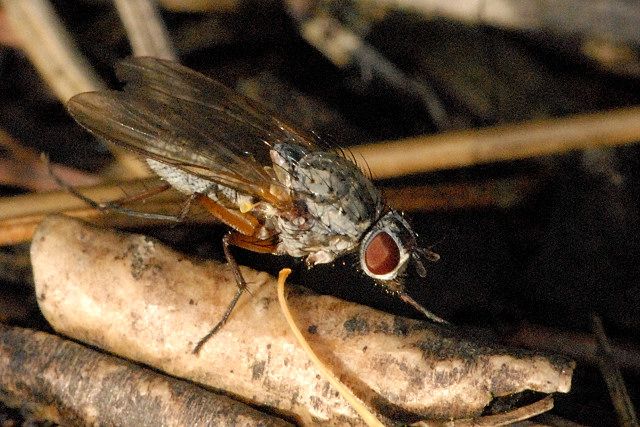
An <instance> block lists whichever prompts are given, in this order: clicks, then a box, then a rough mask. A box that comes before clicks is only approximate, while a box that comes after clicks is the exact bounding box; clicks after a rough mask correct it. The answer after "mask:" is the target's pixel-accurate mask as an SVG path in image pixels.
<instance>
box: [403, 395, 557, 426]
mask: <svg viewBox="0 0 640 427" xmlns="http://www.w3.org/2000/svg"><path fill="white" fill-rule="evenodd" d="M551 409H553V397H552V396H547V397H545V398H543V399H540V400H538V401H537V402H534V403H532V404H530V405H527V406H522V407H520V408H517V409H514V410H512V411H509V412H504V413H502V414H496V415H486V416H483V417H478V418H469V419H461V420H455V421H451V422H442V423H440V422H428V421H427V422H424V423H416V424H414V425H423V426H431V427H436V426H442V427H444V426H452V427H481V426H506V425H510V424H513V423H516V422H518V421H523V420H526V419H529V418H531V417H535V416H536V415H540V414H542V413H544V412H547V411H550V410H551Z"/></svg>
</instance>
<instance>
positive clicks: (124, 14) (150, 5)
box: [115, 0, 178, 61]
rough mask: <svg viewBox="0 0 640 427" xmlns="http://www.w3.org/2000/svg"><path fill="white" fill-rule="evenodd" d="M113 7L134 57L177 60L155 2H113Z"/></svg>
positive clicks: (132, 0)
mask: <svg viewBox="0 0 640 427" xmlns="http://www.w3.org/2000/svg"><path fill="white" fill-rule="evenodd" d="M115 5H116V8H117V10H118V13H119V14H120V19H121V20H122V23H123V24H124V27H125V29H126V30H127V35H128V38H129V43H130V44H131V48H132V49H133V55H134V56H153V57H156V58H162V59H168V60H172V61H176V60H177V58H178V56H177V55H176V52H175V50H174V48H173V43H171V39H170V38H169V34H168V32H167V29H166V27H165V25H164V22H163V21H162V18H161V17H160V13H159V11H158V9H157V6H156V3H155V2H153V1H151V0H115Z"/></svg>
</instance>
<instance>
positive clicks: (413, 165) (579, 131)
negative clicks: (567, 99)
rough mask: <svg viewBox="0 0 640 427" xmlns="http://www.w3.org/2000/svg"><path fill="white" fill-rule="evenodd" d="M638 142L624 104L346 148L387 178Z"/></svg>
mask: <svg viewBox="0 0 640 427" xmlns="http://www.w3.org/2000/svg"><path fill="white" fill-rule="evenodd" d="M638 141H640V107H630V108H622V109H617V110H612V111H608V112H599V113H591V114H582V115H576V116H571V117H566V118H560V119H551V120H540V121H531V122H526V123H520V124H512V125H506V126H496V127H489V128H484V129H480V130H465V131H459V132H449V133H444V134H440V135H434V136H420V137H415V138H407V139H403V140H399V141H388V142H380V143H375V144H369V145H360V146H355V147H351V148H350V150H351V151H352V152H353V154H354V157H355V158H356V159H357V160H358V162H359V163H361V165H360V166H361V167H363V168H366V166H367V165H368V166H369V167H370V168H371V170H372V172H373V176H374V178H391V177H397V176H401V175H409V174H416V173H423V172H431V171H436V170H443V169H455V168H462V167H467V166H473V165H479V164H486V163H493V162H499V161H507V160H517V159H525V158H530V157H538V156H549V155H555V154H562V153H566V152H569V151H573V150H580V149H585V148H592V147H603V146H617V145H625V144H632V143H635V142H638ZM360 159H364V160H362V161H361V160H360ZM365 161H366V164H365Z"/></svg>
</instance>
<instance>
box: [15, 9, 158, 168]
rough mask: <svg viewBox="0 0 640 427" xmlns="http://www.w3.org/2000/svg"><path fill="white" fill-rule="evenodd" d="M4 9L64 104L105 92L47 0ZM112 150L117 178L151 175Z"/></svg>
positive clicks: (136, 161) (138, 163) (129, 157)
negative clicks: (87, 94) (92, 93)
mask: <svg viewBox="0 0 640 427" xmlns="http://www.w3.org/2000/svg"><path fill="white" fill-rule="evenodd" d="M2 6H3V7H4V11H5V13H6V15H7V18H8V19H9V21H10V22H11V26H12V28H13V30H14V31H15V32H16V34H17V35H18V36H19V38H20V40H21V45H22V48H23V49H24V51H25V52H26V53H27V55H28V56H29V59H30V60H31V62H32V63H33V64H34V66H35V67H36V69H37V70H38V72H39V73H40V75H41V76H42V78H43V79H44V81H45V82H46V83H47V84H48V85H49V87H50V88H51V90H52V91H53V92H54V94H55V95H56V96H57V97H58V99H60V101H61V102H63V103H65V102H67V101H68V100H69V98H71V97H72V96H74V95H76V94H78V93H82V92H88V91H94V90H101V89H104V88H105V86H104V83H103V82H102V81H101V79H100V77H98V75H97V74H96V73H95V72H94V71H93V69H92V67H91V65H90V64H89V62H88V61H87V60H86V58H85V57H84V56H83V55H82V54H81V53H80V51H79V50H78V48H77V46H76V45H75V43H74V42H73V40H72V38H71V36H70V35H69V33H68V32H67V30H66V29H65V28H64V26H63V25H62V21H61V20H60V18H59V17H58V15H57V14H56V12H55V10H54V9H53V7H52V6H51V4H50V3H49V2H48V1H47V0H2ZM109 148H110V150H111V151H112V152H113V154H114V156H115V157H116V160H117V167H116V168H114V170H115V172H113V173H114V174H115V175H118V176H128V177H129V178H135V177H144V176H147V175H148V168H147V167H146V166H145V165H144V164H143V163H142V162H141V161H140V160H139V159H138V158H136V157H135V156H134V155H132V154H131V153H129V152H127V151H125V150H123V149H121V148H119V147H116V146H114V145H112V144H109Z"/></svg>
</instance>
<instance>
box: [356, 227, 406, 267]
mask: <svg viewBox="0 0 640 427" xmlns="http://www.w3.org/2000/svg"><path fill="white" fill-rule="evenodd" d="M364 262H365V264H366V265H367V268H368V269H369V271H370V272H372V273H373V274H375V275H383V274H388V273H391V272H392V271H393V270H395V268H396V267H397V266H398V263H399V262H400V249H399V248H398V244H397V243H396V242H395V240H393V238H392V237H391V236H389V234H387V233H385V232H384V231H381V232H380V233H378V234H376V235H375V236H373V238H372V239H371V240H369V244H368V245H367V248H366V249H365V251H364Z"/></svg>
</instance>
